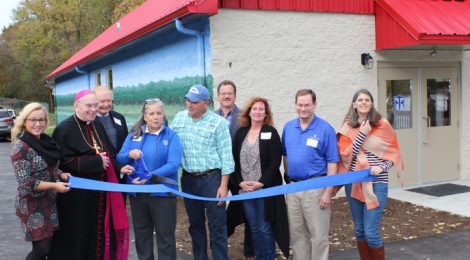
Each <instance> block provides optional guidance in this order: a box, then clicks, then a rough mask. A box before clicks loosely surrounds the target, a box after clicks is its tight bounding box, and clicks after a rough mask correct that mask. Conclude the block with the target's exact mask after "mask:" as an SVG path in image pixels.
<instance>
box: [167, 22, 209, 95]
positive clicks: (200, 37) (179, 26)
mask: <svg viewBox="0 0 470 260" xmlns="http://www.w3.org/2000/svg"><path fill="white" fill-rule="evenodd" d="M174 21H175V26H176V30H177V31H178V32H180V33H182V34H185V35H189V36H193V37H196V40H197V47H198V51H197V54H198V55H197V56H198V60H199V62H200V66H201V71H200V74H201V75H202V77H203V80H204V86H205V87H206V88H209V86H207V75H206V48H205V42H204V33H203V32H199V31H196V30H191V29H188V28H186V27H184V26H183V23H182V22H181V21H180V20H178V19H177V18H175V19H174Z"/></svg>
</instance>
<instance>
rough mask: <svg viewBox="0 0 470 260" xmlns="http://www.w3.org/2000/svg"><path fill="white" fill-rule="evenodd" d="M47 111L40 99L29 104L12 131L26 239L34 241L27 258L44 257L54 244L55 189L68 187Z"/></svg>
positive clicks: (18, 208) (13, 160)
mask: <svg viewBox="0 0 470 260" xmlns="http://www.w3.org/2000/svg"><path fill="white" fill-rule="evenodd" d="M47 124H48V116H47V111H46V109H45V108H44V106H42V105H41V104H39V103H30V104H28V105H26V106H25V107H24V108H23V110H22V111H21V112H20V114H19V116H18V117H17V118H16V119H15V125H14V127H13V129H12V131H11V140H12V144H13V147H12V152H11V163H12V165H13V170H14V172H15V175H16V180H17V183H18V195H17V197H16V200H15V206H16V215H17V216H18V217H19V218H20V220H21V224H22V227H23V230H24V232H25V240H26V241H31V242H32V245H33V249H32V251H31V252H30V253H29V254H28V255H27V257H26V259H27V260H30V259H44V258H45V257H46V256H47V255H48V253H49V251H50V249H51V246H52V234H53V232H54V230H57V229H58V228H59V220H58V216H57V207H56V192H66V191H68V190H69V187H68V186H69V183H65V182H58V179H59V177H60V179H62V180H64V181H65V180H67V179H68V177H69V176H70V175H69V174H68V173H65V172H60V170H59V169H58V166H59V158H60V150H59V147H58V146H57V144H56V143H55V142H54V141H53V140H52V138H50V137H49V136H47V135H46V134H44V130H45V129H46V128H47Z"/></svg>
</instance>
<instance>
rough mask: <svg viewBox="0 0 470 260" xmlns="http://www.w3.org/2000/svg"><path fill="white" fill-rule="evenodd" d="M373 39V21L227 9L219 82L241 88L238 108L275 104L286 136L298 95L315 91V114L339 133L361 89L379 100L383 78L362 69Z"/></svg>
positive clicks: (216, 73)
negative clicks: (255, 100)
mask: <svg viewBox="0 0 470 260" xmlns="http://www.w3.org/2000/svg"><path fill="white" fill-rule="evenodd" d="M374 39H375V31H374V16H372V15H357V14H334V13H312V12H284V11H263V10H234V9H220V10H219V14H218V15H215V16H212V17H211V45H212V75H213V77H214V83H217V82H219V81H221V80H223V79H231V80H233V81H234V82H235V83H236V84H237V86H238V90H237V94H238V97H237V99H238V104H239V105H242V104H243V103H244V102H246V100H247V99H248V98H249V97H252V96H263V97H266V98H268V99H269V100H270V102H271V105H272V109H273V113H274V123H275V125H276V127H277V128H278V129H279V130H280V129H282V126H283V125H284V123H285V122H286V121H288V120H290V119H292V118H294V117H295V116H296V113H295V107H294V96H295V92H296V91H297V90H298V89H300V88H312V89H313V90H314V91H315V92H316V93H317V98H318V108H317V111H316V113H317V114H318V115H319V116H320V117H322V118H324V119H326V120H327V121H329V122H330V123H331V124H332V125H333V126H334V127H339V126H340V124H341V121H342V118H343V117H344V115H345V113H346V110H347V108H348V105H349V104H350V101H351V98H352V95H353V93H354V91H355V90H356V89H359V88H368V89H370V90H371V91H372V92H373V93H374V94H375V93H377V86H376V85H377V83H376V82H377V71H376V70H375V69H373V70H367V69H364V67H363V66H362V65H361V62H360V56H361V53H363V52H370V53H372V50H373V49H374V44H375V40H374ZM215 87H216V86H215Z"/></svg>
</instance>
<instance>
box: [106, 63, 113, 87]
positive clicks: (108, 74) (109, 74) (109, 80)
mask: <svg viewBox="0 0 470 260" xmlns="http://www.w3.org/2000/svg"><path fill="white" fill-rule="evenodd" d="M106 83H107V86H108V87H109V89H113V69H112V68H107V69H106Z"/></svg>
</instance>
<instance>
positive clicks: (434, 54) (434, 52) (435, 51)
mask: <svg viewBox="0 0 470 260" xmlns="http://www.w3.org/2000/svg"><path fill="white" fill-rule="evenodd" d="M436 54H437V50H436V48H434V49H432V51H431V52H430V53H429V56H431V57H434V56H436Z"/></svg>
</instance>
